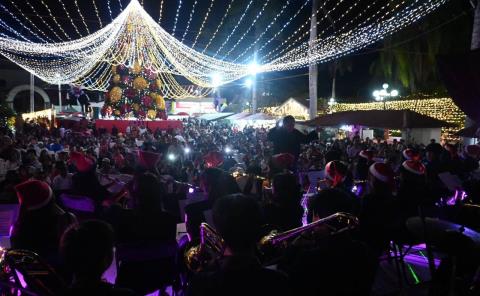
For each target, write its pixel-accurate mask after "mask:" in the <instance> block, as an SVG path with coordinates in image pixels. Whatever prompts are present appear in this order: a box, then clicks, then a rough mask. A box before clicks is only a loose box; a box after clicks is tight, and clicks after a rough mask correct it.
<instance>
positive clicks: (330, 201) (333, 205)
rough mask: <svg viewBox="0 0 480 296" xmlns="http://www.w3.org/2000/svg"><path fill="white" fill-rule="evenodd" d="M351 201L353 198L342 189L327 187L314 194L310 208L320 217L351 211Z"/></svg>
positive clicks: (352, 206) (352, 209)
mask: <svg viewBox="0 0 480 296" xmlns="http://www.w3.org/2000/svg"><path fill="white" fill-rule="evenodd" d="M353 202H354V200H353V198H352V197H351V196H350V195H349V194H348V193H347V192H345V191H344V190H341V189H335V188H329V189H324V190H321V191H320V192H319V193H318V194H317V195H316V196H315V198H314V200H313V203H312V208H313V210H314V212H315V213H316V214H317V215H318V216H319V217H320V218H324V217H327V216H329V215H332V214H335V213H338V212H346V213H353V211H354V205H353Z"/></svg>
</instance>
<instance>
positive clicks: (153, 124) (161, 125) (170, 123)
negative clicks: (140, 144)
mask: <svg viewBox="0 0 480 296" xmlns="http://www.w3.org/2000/svg"><path fill="white" fill-rule="evenodd" d="M142 124H143V125H144V126H146V127H147V128H149V129H150V130H151V131H152V132H155V130H156V129H160V130H162V131H166V130H169V129H183V122H182V121H180V120H154V121H151V120H144V121H140V120H105V119H97V120H95V127H96V128H97V130H99V129H106V130H107V131H108V132H111V131H112V127H113V126H116V127H117V129H118V131H119V132H121V133H124V132H125V130H126V129H127V126H129V125H130V126H133V125H137V126H139V125H142Z"/></svg>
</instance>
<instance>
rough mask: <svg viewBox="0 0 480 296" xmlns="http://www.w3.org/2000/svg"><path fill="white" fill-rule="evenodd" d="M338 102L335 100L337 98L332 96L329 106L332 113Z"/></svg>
mask: <svg viewBox="0 0 480 296" xmlns="http://www.w3.org/2000/svg"><path fill="white" fill-rule="evenodd" d="M336 103H337V102H336V101H335V98H330V100H328V108H329V110H330V113H332V108H333V105H335V104H336Z"/></svg>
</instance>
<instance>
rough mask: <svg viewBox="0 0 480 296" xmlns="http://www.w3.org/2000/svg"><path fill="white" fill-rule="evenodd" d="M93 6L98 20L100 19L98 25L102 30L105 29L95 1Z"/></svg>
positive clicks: (93, 0)
mask: <svg viewBox="0 0 480 296" xmlns="http://www.w3.org/2000/svg"><path fill="white" fill-rule="evenodd" d="M92 4H93V9H94V10H95V15H96V16H97V19H98V23H99V24H100V28H102V27H103V23H102V18H100V13H99V11H98V7H97V3H96V2H95V0H92Z"/></svg>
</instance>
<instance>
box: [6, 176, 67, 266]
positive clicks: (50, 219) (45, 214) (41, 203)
mask: <svg viewBox="0 0 480 296" xmlns="http://www.w3.org/2000/svg"><path fill="white" fill-rule="evenodd" d="M15 190H16V192H17V197H18V201H19V203H20V213H19V216H18V219H17V221H16V222H15V225H14V227H13V232H12V237H11V242H12V247H13V248H14V249H27V250H31V251H34V252H35V253H37V254H39V255H40V256H42V257H43V258H44V259H46V260H47V261H49V263H50V264H54V265H55V264H57V263H58V258H57V254H58V243H59V241H60V237H61V235H62V233H63V231H64V230H65V229H66V228H68V227H69V226H70V225H72V224H74V223H76V218H75V216H74V215H73V214H71V213H69V212H65V211H64V210H62V209H61V208H60V207H59V206H58V205H57V203H56V202H55V200H54V198H53V193H52V189H51V188H50V186H49V185H48V184H47V183H45V182H41V181H38V180H30V181H26V182H23V183H21V184H19V185H17V186H16V187H15Z"/></svg>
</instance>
